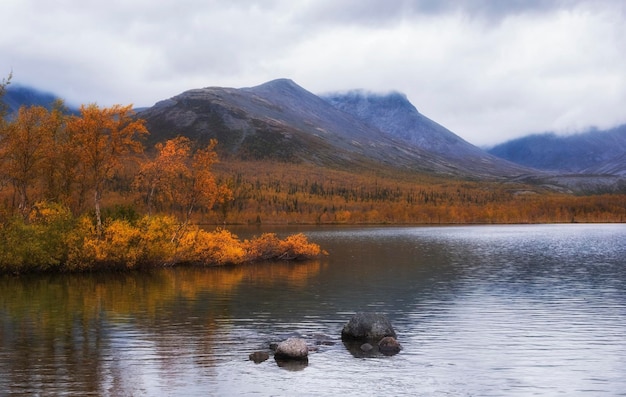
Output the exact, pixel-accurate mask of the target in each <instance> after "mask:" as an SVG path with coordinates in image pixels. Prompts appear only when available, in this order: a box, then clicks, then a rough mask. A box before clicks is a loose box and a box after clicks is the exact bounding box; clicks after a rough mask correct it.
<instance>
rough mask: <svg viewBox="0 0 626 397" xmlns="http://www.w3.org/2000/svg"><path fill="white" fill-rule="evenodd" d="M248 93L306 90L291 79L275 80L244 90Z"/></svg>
mask: <svg viewBox="0 0 626 397" xmlns="http://www.w3.org/2000/svg"><path fill="white" fill-rule="evenodd" d="M243 90H248V91H284V90H304V88H302V87H300V86H299V85H298V84H296V82H295V81H293V80H291V79H284V78H283V79H275V80H271V81H268V82H266V83H263V84H259V85H257V86H254V87H249V88H243Z"/></svg>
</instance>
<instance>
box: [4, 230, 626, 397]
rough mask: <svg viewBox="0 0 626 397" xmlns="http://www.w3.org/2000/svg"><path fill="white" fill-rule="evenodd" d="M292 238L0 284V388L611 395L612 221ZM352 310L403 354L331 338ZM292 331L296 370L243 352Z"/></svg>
mask: <svg viewBox="0 0 626 397" xmlns="http://www.w3.org/2000/svg"><path fill="white" fill-rule="evenodd" d="M293 231H294V230H290V232H293ZM255 233H256V231H255ZM306 233H307V234H308V235H309V237H310V239H311V240H312V241H315V242H317V243H319V244H321V245H322V246H323V247H324V248H325V249H326V250H328V251H329V253H330V255H329V256H328V257H327V258H324V259H323V260H321V261H313V262H307V263H274V264H256V265H252V266H248V267H233V268H217V269H197V268H180V269H162V270H159V271H154V272H150V273H129V274H108V275H103V274H92V275H89V274H88V275H74V276H72V275H61V276H39V277H21V278H8V277H7V278H2V279H0V291H1V293H0V320H1V321H2V323H1V328H0V371H1V373H2V374H3V376H2V377H1V378H0V394H7V393H8V392H14V393H18V394H27V393H33V394H41V395H44V394H66V393H70V394H79V395H84V394H90V393H91V394H98V395H102V394H104V395H162V394H166V395H203V396H204V395H207V394H209V395H220V396H222V395H247V394H251V395H252V394H254V395H338V394H341V395H396V396H397V395H410V396H416V395H417V396H432V395H481V396H489V395H496V396H500V395H519V396H526V395H533V394H534V395H556V394H562V395H591V396H596V395H602V394H604V395H620V393H622V394H623V392H624V390H626V376H624V375H626V345H625V344H624V340H623V334H624V329H626V262H625V260H624V258H626V226H624V225H529V226H480V227H421V228H410V227H400V228H398V227H373V228H311V229H310V230H306ZM238 234H240V235H241V234H242V233H238ZM357 311H379V312H384V313H386V314H387V316H388V317H389V319H390V320H391V322H392V324H393V326H394V328H395V330H396V333H397V334H398V341H399V342H400V343H401V344H402V346H403V350H402V351H401V352H400V353H399V354H397V355H395V356H391V357H387V356H384V355H381V354H375V355H363V354H362V353H361V352H362V350H361V349H360V346H358V347H356V348H358V349H359V350H355V349H356V348H355V349H353V348H352V347H351V346H346V345H344V344H343V343H342V342H341V340H340V332H341V328H342V327H343V325H344V324H345V323H346V322H347V321H348V319H349V318H350V317H351V316H352V315H353V314H354V313H355V312H357ZM294 335H297V336H300V337H303V338H305V339H306V340H307V341H308V342H309V343H310V344H311V345H313V346H315V347H316V349H315V351H313V352H311V353H310V354H309V361H308V365H305V366H302V365H300V366H296V367H295V368H289V367H288V368H289V369H292V370H285V368H284V367H281V366H280V365H282V363H280V362H276V360H275V359H273V358H271V359H268V360H265V361H262V362H260V363H258V364H255V363H254V362H253V361H250V360H249V355H250V353H252V352H255V351H267V349H268V345H269V343H270V342H273V341H278V340H282V339H286V338H287V337H289V336H294ZM317 341H322V342H324V343H319V344H318V343H317ZM270 357H271V356H270ZM291 364H293V363H291ZM416 374H418V375H416Z"/></svg>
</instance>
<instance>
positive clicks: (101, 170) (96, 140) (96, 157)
mask: <svg viewBox="0 0 626 397" xmlns="http://www.w3.org/2000/svg"><path fill="white" fill-rule="evenodd" d="M133 116H134V112H133V110H132V106H131V105H128V106H121V105H114V106H112V107H110V108H100V107H98V106H97V105H95V104H91V105H88V106H85V105H83V106H81V108H80V116H73V117H71V119H70V120H69V122H68V126H67V128H68V129H69V130H70V133H71V134H72V137H73V139H74V142H75V144H76V146H77V155H78V158H79V159H80V163H81V165H82V166H83V167H84V173H83V178H84V183H85V185H86V186H88V187H89V188H90V190H91V191H92V192H93V195H94V208H95V215H96V227H97V230H98V231H99V232H101V231H102V216H101V211H100V210H101V208H100V207H101V201H102V195H103V193H104V190H105V188H106V183H107V181H109V180H110V179H111V178H112V177H113V176H114V175H115V173H116V172H117V171H119V170H120V168H121V167H122V165H123V160H124V158H125V157H126V156H128V155H129V154H132V153H141V152H142V151H143V144H142V143H141V140H140V138H142V137H143V136H145V135H147V134H148V130H147V129H146V127H145V121H144V120H141V119H136V118H134V117H133Z"/></svg>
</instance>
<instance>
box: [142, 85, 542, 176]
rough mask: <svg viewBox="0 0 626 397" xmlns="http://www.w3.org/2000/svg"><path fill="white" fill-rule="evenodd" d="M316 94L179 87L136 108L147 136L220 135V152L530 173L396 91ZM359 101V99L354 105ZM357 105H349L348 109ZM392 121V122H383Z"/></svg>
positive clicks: (448, 171)
mask: <svg viewBox="0 0 626 397" xmlns="http://www.w3.org/2000/svg"><path fill="white" fill-rule="evenodd" d="M368 98H369V97H368V96H366V95H365V94H358V95H356V94H347V95H341V94H336V95H332V96H326V97H324V98H321V97H319V96H317V95H314V94H312V93H311V92H309V91H307V90H305V89H304V88H302V87H300V86H298V85H297V84H296V83H294V82H293V81H291V80H287V79H279V80H274V81H270V82H268V83H265V84H262V85H259V86H256V87H251V88H241V89H234V88H220V87H209V88H203V89H195V90H190V91H186V92H184V93H182V94H180V95H177V96H175V97H173V98H171V99H167V100H165V101H161V102H159V103H157V104H156V105H155V106H153V107H151V108H148V109H146V110H143V111H141V112H139V117H142V118H143V119H145V120H146V122H147V126H148V129H149V130H150V131H151V134H152V138H151V139H153V140H154V141H159V140H163V139H168V138H172V137H174V136H176V135H178V134H181V135H184V136H187V137H189V138H191V139H194V140H199V141H208V140H209V139H210V138H216V139H218V141H219V142H220V144H219V148H220V150H221V152H222V153H221V154H222V155H226V156H236V157H239V158H243V159H274V160H279V161H298V162H308V163H314V164H318V165H322V166H334V167H340V168H341V167H343V168H350V169H353V168H355V167H356V168H358V167H368V168H376V167H380V166H387V167H395V168H401V169H405V170H415V171H422V172H432V173H437V174H445V175H456V176H463V177H479V178H486V177H489V178H492V177H504V176H514V175H522V174H525V173H529V172H532V171H530V170H528V169H526V168H524V167H520V166H517V165H513V164H512V163H509V162H506V161H503V160H501V159H498V158H496V157H494V156H490V155H488V154H486V153H485V152H483V151H481V150H480V149H478V148H476V147H473V146H472V145H470V144H468V143H467V142H465V141H463V140H462V139H460V138H459V137H457V136H456V135H454V134H453V133H451V132H450V131H448V130H446V129H445V128H443V127H441V126H440V125H438V124H436V123H434V122H433V121H431V120H429V119H427V118H425V117H424V116H422V115H421V114H419V113H418V112H417V110H416V109H415V108H414V107H413V106H412V105H411V104H410V103H409V102H408V101H407V100H406V98H404V97H402V96H401V95H398V94H392V95H390V96H372V97H371V98H370V99H368ZM357 104H361V105H357ZM356 108H358V109H360V110H359V111H355V109H356ZM391 120H393V123H392V124H393V128H388V127H386V126H385V125H386V124H389V123H388V122H391Z"/></svg>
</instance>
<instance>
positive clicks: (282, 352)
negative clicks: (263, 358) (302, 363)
mask: <svg viewBox="0 0 626 397" xmlns="http://www.w3.org/2000/svg"><path fill="white" fill-rule="evenodd" d="M308 355H309V348H308V347H307V345H306V341H305V340H304V339H301V338H289V339H287V340H285V341H283V342H280V343H279V344H278V345H277V346H276V351H275V353H274V357H276V358H277V359H282V360H285V359H288V360H306V359H307V357H308Z"/></svg>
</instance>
